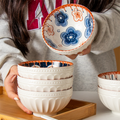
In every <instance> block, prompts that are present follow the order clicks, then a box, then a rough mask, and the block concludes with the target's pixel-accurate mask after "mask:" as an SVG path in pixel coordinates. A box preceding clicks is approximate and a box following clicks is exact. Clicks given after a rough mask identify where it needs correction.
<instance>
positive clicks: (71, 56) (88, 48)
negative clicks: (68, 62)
mask: <svg viewBox="0 0 120 120" xmlns="http://www.w3.org/2000/svg"><path fill="white" fill-rule="evenodd" d="M90 51H91V44H90V45H89V46H88V47H87V48H86V49H84V50H83V51H82V52H79V53H77V54H73V55H66V56H67V57H69V58H70V59H75V58H76V57H77V56H78V55H86V54H88V53H90Z"/></svg>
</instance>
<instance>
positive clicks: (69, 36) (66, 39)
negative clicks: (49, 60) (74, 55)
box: [60, 27, 82, 46]
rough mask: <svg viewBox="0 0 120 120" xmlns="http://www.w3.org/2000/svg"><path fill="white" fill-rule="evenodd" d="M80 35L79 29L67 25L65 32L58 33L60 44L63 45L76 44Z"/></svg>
mask: <svg viewBox="0 0 120 120" xmlns="http://www.w3.org/2000/svg"><path fill="white" fill-rule="evenodd" d="M81 36H82V33H81V32H80V31H79V30H75V28H73V27H68V28H67V30H66V32H62V33H61V35H60V37H61V39H62V44H63V45H65V46H70V45H76V44H77V43H78V42H79V38H80V37H81Z"/></svg>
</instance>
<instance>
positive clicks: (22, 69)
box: [17, 60, 74, 117]
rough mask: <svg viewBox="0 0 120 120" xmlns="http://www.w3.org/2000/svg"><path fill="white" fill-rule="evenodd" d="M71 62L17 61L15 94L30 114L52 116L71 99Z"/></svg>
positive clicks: (72, 67)
mask: <svg viewBox="0 0 120 120" xmlns="http://www.w3.org/2000/svg"><path fill="white" fill-rule="evenodd" d="M73 70H74V66H73V63H71V62H67V61H57V60H40V61H27V62H22V63H20V64H18V74H19V75H18V79H17V80H18V96H19V98H20V100H21V102H22V104H23V105H24V106H25V107H26V108H28V109H29V110H31V111H32V112H33V115H35V116H38V117H40V116H41V115H48V116H53V115H55V114H56V113H57V112H58V111H60V110H61V109H63V108H64V107H65V106H66V105H67V104H68V103H69V101H70V99H71V96H72V92H73V89H72V85H73Z"/></svg>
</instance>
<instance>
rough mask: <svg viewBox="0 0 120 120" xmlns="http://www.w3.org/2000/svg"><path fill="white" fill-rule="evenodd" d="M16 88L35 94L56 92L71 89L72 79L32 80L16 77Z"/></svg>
mask: <svg viewBox="0 0 120 120" xmlns="http://www.w3.org/2000/svg"><path fill="white" fill-rule="evenodd" d="M17 81H18V86H19V87H20V88H21V89H24V90H29V91H35V92H57V91H62V90H66V89H69V88H71V87H72V85H73V77H71V78H68V79H61V80H34V79H27V78H23V77H20V76H18V77H17Z"/></svg>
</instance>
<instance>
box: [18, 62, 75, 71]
mask: <svg viewBox="0 0 120 120" xmlns="http://www.w3.org/2000/svg"><path fill="white" fill-rule="evenodd" d="M36 62H46V63H47V62H52V63H53V62H60V63H67V64H70V66H73V63H72V62H69V61H62V60H33V61H25V62H20V63H19V64H18V66H21V67H27V68H31V67H29V66H23V64H26V63H28V64H29V63H36ZM65 67H69V66H63V67H61V68H65ZM54 68H60V67H54ZM33 69H34V68H33ZM37 69H46V68H45V67H41V68H37ZM49 69H53V68H49Z"/></svg>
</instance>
